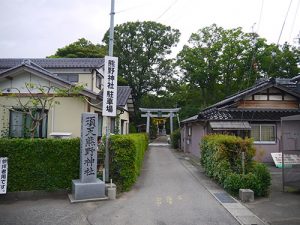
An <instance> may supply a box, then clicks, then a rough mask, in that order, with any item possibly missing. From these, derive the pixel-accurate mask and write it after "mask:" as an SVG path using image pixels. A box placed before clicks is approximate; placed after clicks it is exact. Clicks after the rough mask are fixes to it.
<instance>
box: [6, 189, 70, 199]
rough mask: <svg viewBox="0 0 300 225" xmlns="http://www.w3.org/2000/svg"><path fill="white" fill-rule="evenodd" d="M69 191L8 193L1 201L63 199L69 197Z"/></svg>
mask: <svg viewBox="0 0 300 225" xmlns="http://www.w3.org/2000/svg"><path fill="white" fill-rule="evenodd" d="M67 196H68V191H67V190H57V191H17V192H8V193H6V194H5V195H0V201H17V200H38V199H43V198H62V197H64V198H65V197H67Z"/></svg>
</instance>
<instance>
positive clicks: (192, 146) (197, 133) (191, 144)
mask: <svg viewBox="0 0 300 225" xmlns="http://www.w3.org/2000/svg"><path fill="white" fill-rule="evenodd" d="M188 127H189V125H188V124H185V125H184V126H183V127H182V128H181V143H182V144H181V149H182V150H183V151H184V152H187V153H191V154H193V155H194V156H197V157H200V146H199V143H200V142H201V139H202V137H203V136H204V128H203V125H201V124H199V123H193V124H192V126H191V129H192V135H191V136H189V135H188V129H189V128H188Z"/></svg>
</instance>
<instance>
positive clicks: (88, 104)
mask: <svg viewBox="0 0 300 225" xmlns="http://www.w3.org/2000/svg"><path fill="white" fill-rule="evenodd" d="M90 101H91V98H88V102H87V111H88V112H91V105H90V103H89V102H90Z"/></svg>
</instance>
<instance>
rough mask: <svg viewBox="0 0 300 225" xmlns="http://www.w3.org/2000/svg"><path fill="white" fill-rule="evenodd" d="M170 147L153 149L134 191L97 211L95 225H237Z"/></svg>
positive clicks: (94, 217) (94, 219) (92, 221)
mask: <svg viewBox="0 0 300 225" xmlns="http://www.w3.org/2000/svg"><path fill="white" fill-rule="evenodd" d="M200 182H201V181H199V180H197V179H195V178H194V177H193V176H192V175H191V174H190V172H189V171H188V170H187V169H186V168H185V167H184V166H183V164H182V163H181V159H178V158H177V157H176V156H175V155H174V154H173V153H172V152H171V150H170V149H169V148H168V147H167V146H152V147H150V149H149V151H148V152H147V154H146V158H145V163H144V169H143V171H142V174H141V176H140V178H139V181H138V182H137V184H136V185H135V187H134V188H133V190H132V191H130V192H128V193H125V194H123V195H122V196H121V198H119V199H118V200H117V201H110V202H109V203H108V204H105V205H102V206H100V207H98V208H96V209H95V210H94V211H93V212H92V213H91V214H90V215H89V216H88V221H89V222H90V223H91V224H93V225H152V224H153V225H177V224H178V225H185V224H186V225H202V224H203V225H221V224H224V225H225V224H226V225H235V224H238V223H237V221H236V220H235V219H234V218H233V217H232V216H231V215H230V214H229V213H228V212H227V211H226V210H225V209H224V208H223V207H222V206H221V205H220V204H219V203H218V202H217V201H216V200H215V198H214V197H212V196H211V194H210V193H209V192H208V191H207V190H206V189H205V188H204V187H203V186H202V185H201V183H200Z"/></svg>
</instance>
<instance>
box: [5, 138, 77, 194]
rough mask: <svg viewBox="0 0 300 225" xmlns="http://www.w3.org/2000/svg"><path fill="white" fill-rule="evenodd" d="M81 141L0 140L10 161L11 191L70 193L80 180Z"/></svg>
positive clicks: (9, 187) (9, 177) (9, 184)
mask: <svg viewBox="0 0 300 225" xmlns="http://www.w3.org/2000/svg"><path fill="white" fill-rule="evenodd" d="M79 151H80V140H79V138H77V139H33V140H31V139H19V138H16V139H0V156H1V157H8V186H7V187H8V191H9V192H12V191H29V190H49V191H51V190H58V189H69V190H70V189H71V184H72V180H73V179H78V177H79V158H80V156H79Z"/></svg>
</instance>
